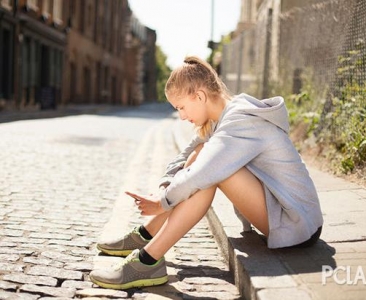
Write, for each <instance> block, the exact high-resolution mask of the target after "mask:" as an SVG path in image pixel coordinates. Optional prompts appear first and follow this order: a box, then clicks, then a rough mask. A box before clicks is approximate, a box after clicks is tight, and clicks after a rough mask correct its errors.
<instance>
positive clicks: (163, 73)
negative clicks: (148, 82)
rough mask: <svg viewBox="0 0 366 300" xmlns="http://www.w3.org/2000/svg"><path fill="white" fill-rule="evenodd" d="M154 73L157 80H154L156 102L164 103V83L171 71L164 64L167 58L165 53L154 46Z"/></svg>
mask: <svg viewBox="0 0 366 300" xmlns="http://www.w3.org/2000/svg"><path fill="white" fill-rule="evenodd" d="M155 55H156V69H157V70H156V71H157V80H156V85H157V86H156V89H157V94H158V101H161V102H164V101H167V99H166V97H165V92H164V89H165V83H166V81H167V80H168V77H169V75H170V72H171V69H170V68H169V66H168V65H167V63H166V60H167V57H166V55H165V53H164V52H163V51H162V50H161V48H160V46H158V45H156V51H155Z"/></svg>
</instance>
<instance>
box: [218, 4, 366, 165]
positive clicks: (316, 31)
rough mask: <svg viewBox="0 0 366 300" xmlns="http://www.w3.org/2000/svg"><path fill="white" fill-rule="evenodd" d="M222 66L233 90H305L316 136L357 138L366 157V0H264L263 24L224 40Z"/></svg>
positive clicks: (267, 92) (342, 139)
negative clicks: (231, 38) (312, 114)
mask: <svg viewBox="0 0 366 300" xmlns="http://www.w3.org/2000/svg"><path fill="white" fill-rule="evenodd" d="M221 68H222V70H223V72H222V78H223V80H224V82H225V83H226V84H227V85H228V87H229V89H231V91H232V92H233V93H240V92H246V93H249V94H253V95H255V96H257V97H259V98H264V97H269V96H273V95H274V94H282V95H283V96H289V95H290V94H297V95H301V94H303V95H304V97H303V99H300V100H301V101H304V99H306V100H305V101H308V102H311V105H310V104H308V103H304V102H303V103H300V104H301V105H303V106H306V107H307V109H308V110H310V111H311V112H313V113H314V115H317V118H316V120H315V122H316V123H317V124H316V129H315V131H314V132H315V133H316V135H317V136H320V135H321V134H322V133H323V132H324V131H327V134H328V138H329V136H331V137H330V138H335V139H336V140H337V139H338V141H336V144H337V143H338V144H337V145H336V147H343V144H345V143H347V141H346V140H347V139H348V140H349V139H352V143H353V145H354V146H355V145H356V148H357V147H359V148H362V147H363V148H362V149H363V150H362V149H361V150H360V151H361V152H362V151H363V152H364V153H363V154H362V155H363V156H364V157H363V160H364V161H365V160H366V100H365V99H366V1H365V0H347V1H346V0H322V1H321V0H311V1H307V0H299V1H291V0H282V1H263V2H262V4H261V6H260V7H259V10H258V11H257V21H256V23H255V24H253V25H252V27H251V28H249V29H248V30H245V31H244V32H242V33H241V34H239V35H238V36H237V37H235V39H234V40H233V41H232V42H231V43H230V44H228V45H225V46H224V50H223V59H222V66H221ZM289 98H290V97H288V98H287V99H286V101H291V100H290V99H289ZM299 98H301V97H298V98H297V99H298V100H299ZM292 99H293V98H292ZM301 101H299V102H301ZM310 111H309V112H310ZM313 122H314V120H313ZM346 135H347V137H346ZM362 143H363V144H362ZM362 145H363V146H362ZM348 150H350V149H347V150H346V151H348ZM362 155H361V156H362ZM361 159H362V157H361Z"/></svg>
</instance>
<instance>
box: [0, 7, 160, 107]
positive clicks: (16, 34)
mask: <svg viewBox="0 0 366 300" xmlns="http://www.w3.org/2000/svg"><path fill="white" fill-rule="evenodd" d="M155 41H156V34H155V32H154V31H153V30H151V29H149V28H147V27H145V26H143V25H142V24H140V22H139V21H138V20H137V19H136V18H135V17H134V16H133V14H132V11H131V10H130V8H129V5H128V1H127V0H109V1H105V0H104V1H103V0H18V1H17V0H0V110H1V108H5V109H13V108H18V109H27V110H29V109H31V110H32V109H39V108H55V107H56V106H57V105H60V104H61V105H67V104H74V103H75V104H78V103H107V104H126V105H127V104H129V105H136V104H139V103H141V102H143V101H144V100H155V99H156V87H155V86H156V77H155V76H156V75H155Z"/></svg>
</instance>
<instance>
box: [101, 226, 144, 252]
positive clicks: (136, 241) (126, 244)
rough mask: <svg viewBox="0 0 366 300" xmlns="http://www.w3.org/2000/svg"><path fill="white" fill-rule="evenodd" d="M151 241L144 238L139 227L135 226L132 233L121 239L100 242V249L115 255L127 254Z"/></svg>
mask: <svg viewBox="0 0 366 300" xmlns="http://www.w3.org/2000/svg"><path fill="white" fill-rule="evenodd" d="M148 243H149V240H146V239H144V238H143V237H142V236H141V234H140V232H139V230H138V227H135V228H134V229H133V230H132V231H131V232H130V233H128V234H126V235H125V236H124V237H123V238H122V239H121V240H119V241H113V242H111V243H108V242H106V243H98V244H97V248H98V250H100V251H102V252H103V253H106V254H109V255H114V256H127V255H129V254H130V253H131V252H132V251H133V250H134V249H142V248H144V247H145V246H146V245H147V244H148Z"/></svg>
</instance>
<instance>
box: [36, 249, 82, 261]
mask: <svg viewBox="0 0 366 300" xmlns="http://www.w3.org/2000/svg"><path fill="white" fill-rule="evenodd" d="M41 255H42V256H44V257H47V258H50V259H51V260H57V261H61V262H72V261H81V260H83V258H82V257H78V256H73V255H67V254H64V253H59V252H53V251H44V252H42V253H41Z"/></svg>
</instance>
